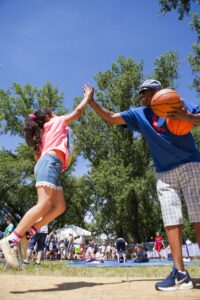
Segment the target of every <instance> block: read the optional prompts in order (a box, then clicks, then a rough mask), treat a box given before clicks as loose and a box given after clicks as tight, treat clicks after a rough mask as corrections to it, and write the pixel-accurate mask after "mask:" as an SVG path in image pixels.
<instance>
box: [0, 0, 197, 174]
mask: <svg viewBox="0 0 200 300" xmlns="http://www.w3.org/2000/svg"><path fill="white" fill-rule="evenodd" d="M159 8H160V7H159V1H158V0H154V1H147V0H140V1H133V0H73V1H70V0H18V1H13V0H0V88H1V89H5V90H7V89H10V88H11V86H12V84H13V83H14V82H17V83H19V84H21V85H22V86H24V85H25V84H26V83H30V84H31V85H32V86H36V87H42V86H43V85H44V84H45V82H47V81H50V82H51V83H52V84H53V85H54V86H57V87H58V89H59V92H63V93H64V96H65V100H64V105H66V107H68V108H69V109H70V110H72V107H73V100H74V98H75V97H76V96H81V95H82V86H83V84H84V83H85V82H91V84H94V85H95V82H94V79H93V78H94V76H95V75H96V74H97V73H98V72H99V71H101V72H104V71H106V70H107V69H109V68H110V67H111V64H112V63H113V62H115V61H116V60H117V58H118V57H119V56H121V55H122V56H125V57H132V58H133V59H134V60H135V61H137V62H139V61H140V60H141V59H142V60H143V62H144V71H145V75H146V76H147V77H148V75H149V74H151V73H152V71H153V63H154V61H155V59H156V58H158V57H159V56H160V55H162V54H163V53H164V52H166V51H169V50H172V51H177V52H178V54H179V58H180V62H181V65H180V68H179V73H180V74H181V77H180V79H179V80H178V81H177V82H176V84H177V90H178V92H179V93H180V94H181V96H182V97H183V99H184V100H188V101H193V102H198V99H197V95H196V93H195V91H193V90H192V89H191V88H190V84H191V82H192V79H193V76H192V74H191V70H190V66H189V64H188V63H187V55H188V54H189V53H191V52H192V43H194V42H196V34H195V32H194V31H192V30H191V27H190V25H189V22H190V18H188V17H186V18H184V20H183V21H179V20H178V16H177V12H176V11H174V12H171V13H168V14H166V15H165V16H158V14H159ZM194 9H196V11H197V9H198V10H199V7H198V6H196V7H195V6H194ZM20 142H21V140H19V139H18V138H17V137H13V136H11V137H10V136H1V137H0V149H1V148H2V147H4V148H6V149H9V150H12V151H14V149H15V148H16V146H17V145H18V144H19V143H20ZM87 164H88V163H87V162H86V161H85V160H84V159H82V158H80V159H79V160H78V164H77V166H76V171H75V172H76V175H82V174H83V173H84V172H86V171H87Z"/></svg>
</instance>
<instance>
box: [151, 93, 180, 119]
mask: <svg viewBox="0 0 200 300" xmlns="http://www.w3.org/2000/svg"><path fill="white" fill-rule="evenodd" d="M180 106H181V97H180V95H179V94H178V93H177V92H176V91H175V90H172V89H162V90H160V91H158V92H157V93H155V95H154V96H153V98H152V100H151V107H152V110H153V112H154V113H155V114H156V115H157V116H158V117H164V118H166V117H167V114H166V113H168V112H171V111H173V108H174V107H175V108H179V107H180Z"/></svg>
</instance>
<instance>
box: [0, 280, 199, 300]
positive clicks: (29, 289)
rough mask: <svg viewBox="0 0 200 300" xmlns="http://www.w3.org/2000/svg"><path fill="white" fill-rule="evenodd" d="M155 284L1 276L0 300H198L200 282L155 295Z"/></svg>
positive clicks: (142, 281)
mask: <svg viewBox="0 0 200 300" xmlns="http://www.w3.org/2000/svg"><path fill="white" fill-rule="evenodd" d="M155 282H156V280H155V279H149V278H148V279H145V278H121V277H61V276H59V277H57V276H28V275H8V274H0V299H1V300H21V299H26V300H32V299H34V300H37V299H39V300H54V299H55V300H67V299H69V300H90V299H91V300H114V299H115V300H146V299H148V300H155V299H159V300H162V299H166V300H168V299H170V300H179V299H180V300H183V299H187V300H200V279H194V284H195V288H194V289H192V290H185V291H175V292H158V291H156V290H155V288H154V285H155Z"/></svg>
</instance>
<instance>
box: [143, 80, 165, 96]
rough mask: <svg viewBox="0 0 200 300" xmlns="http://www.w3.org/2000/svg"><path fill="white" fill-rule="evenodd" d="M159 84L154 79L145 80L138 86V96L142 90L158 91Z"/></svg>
mask: <svg viewBox="0 0 200 300" xmlns="http://www.w3.org/2000/svg"><path fill="white" fill-rule="evenodd" d="M160 89H161V83H160V81H158V80H155V79H147V80H145V81H144V82H143V83H142V84H141V85H140V86H139V94H140V93H141V91H144V90H160Z"/></svg>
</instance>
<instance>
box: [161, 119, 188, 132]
mask: <svg viewBox="0 0 200 300" xmlns="http://www.w3.org/2000/svg"><path fill="white" fill-rule="evenodd" d="M166 125H167V128H168V129H169V131H170V132H172V133H173V134H175V135H184V134H187V133H189V132H190V131H191V130H192V127H193V124H192V123H190V122H187V121H181V120H172V119H167V120H166Z"/></svg>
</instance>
